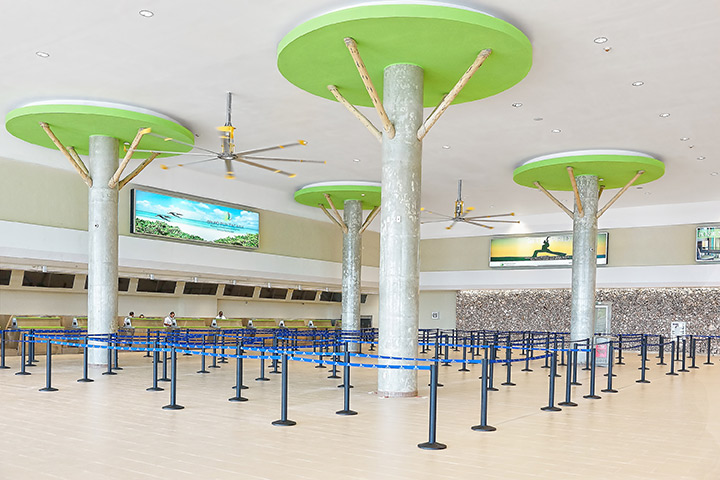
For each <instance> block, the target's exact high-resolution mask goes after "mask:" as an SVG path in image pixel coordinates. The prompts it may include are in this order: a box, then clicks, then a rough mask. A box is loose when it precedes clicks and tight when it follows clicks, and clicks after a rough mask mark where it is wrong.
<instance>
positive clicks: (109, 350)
mask: <svg viewBox="0 0 720 480" xmlns="http://www.w3.org/2000/svg"><path fill="white" fill-rule="evenodd" d="M112 367H113V349H112V340H111V336H110V334H109V333H108V334H107V370H105V371H104V372H103V373H102V374H103V375H117V373H115V372H113V371H112Z"/></svg>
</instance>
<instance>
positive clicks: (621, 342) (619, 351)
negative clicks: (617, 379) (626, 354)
mask: <svg viewBox="0 0 720 480" xmlns="http://www.w3.org/2000/svg"><path fill="white" fill-rule="evenodd" d="M622 347H623V340H622V334H620V335H618V361H617V364H618V365H625V362H623V354H622V353H623V349H622Z"/></svg>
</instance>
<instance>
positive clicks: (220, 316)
mask: <svg viewBox="0 0 720 480" xmlns="http://www.w3.org/2000/svg"><path fill="white" fill-rule="evenodd" d="M225 319H226V318H225V315H223V312H222V310H220V311H219V312H218V314H217V317H215V318H213V321H212V323H210V326H211V327H213V328H217V326H218V323H217V321H218V320H225Z"/></svg>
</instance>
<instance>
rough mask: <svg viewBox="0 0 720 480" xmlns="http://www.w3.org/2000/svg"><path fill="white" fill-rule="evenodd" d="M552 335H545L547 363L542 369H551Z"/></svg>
mask: <svg viewBox="0 0 720 480" xmlns="http://www.w3.org/2000/svg"><path fill="white" fill-rule="evenodd" d="M550 356H551V355H550V334H549V333H545V363H543V366H542V367H540V368H550V364H549V362H550Z"/></svg>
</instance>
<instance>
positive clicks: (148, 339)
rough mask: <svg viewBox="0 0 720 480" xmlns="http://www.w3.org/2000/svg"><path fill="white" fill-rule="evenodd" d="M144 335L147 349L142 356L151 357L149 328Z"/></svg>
mask: <svg viewBox="0 0 720 480" xmlns="http://www.w3.org/2000/svg"><path fill="white" fill-rule="evenodd" d="M146 337H147V338H146V340H145V342H146V343H145V345H147V350H145V355H143V358H152V355H151V354H150V345H151V343H150V329H148V330H147V332H146Z"/></svg>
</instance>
